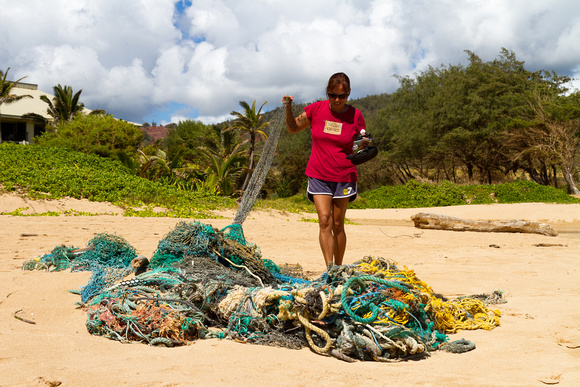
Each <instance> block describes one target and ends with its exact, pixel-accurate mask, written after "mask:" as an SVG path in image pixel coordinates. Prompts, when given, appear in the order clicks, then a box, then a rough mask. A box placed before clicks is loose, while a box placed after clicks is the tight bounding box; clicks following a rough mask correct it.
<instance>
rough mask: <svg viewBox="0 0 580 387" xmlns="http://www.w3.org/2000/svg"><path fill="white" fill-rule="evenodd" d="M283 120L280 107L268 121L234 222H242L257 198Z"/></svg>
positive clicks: (268, 167) (274, 149)
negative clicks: (265, 132)
mask: <svg viewBox="0 0 580 387" xmlns="http://www.w3.org/2000/svg"><path fill="white" fill-rule="evenodd" d="M283 120H284V113H283V109H280V110H279V111H278V112H277V113H276V114H275V115H274V118H273V119H272V122H270V125H269V127H270V134H269V135H268V140H267V141H266V144H265V145H264V149H262V155H261V156H260V160H258V164H257V165H256V168H255V169H254V171H253V173H252V176H251V177H250V181H249V183H248V187H247V188H246V190H245V191H244V194H243V195H242V201H241V202H240V206H239V207H238V211H237V212H236V215H235V217H234V221H233V223H234V224H239V225H241V224H242V223H244V220H246V217H247V216H248V213H249V212H250V210H251V209H252V207H253V206H254V204H255V203H256V200H257V199H258V196H259V194H260V191H261V189H262V186H263V185H264V181H265V180H266V176H267V175H268V171H269V170H270V166H271V165H272V161H273V160H274V155H275V153H276V146H277V145H278V140H279V139H280V133H281V132H282V127H283V126H284V124H283Z"/></svg>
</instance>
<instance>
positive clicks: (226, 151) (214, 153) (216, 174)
mask: <svg viewBox="0 0 580 387" xmlns="http://www.w3.org/2000/svg"><path fill="white" fill-rule="evenodd" d="M214 132H215V135H216V138H217V140H216V139H206V141H205V142H206V145H205V146H199V147H198V148H197V149H199V150H200V151H201V152H202V153H203V154H204V155H205V156H206V158H207V159H208V161H209V162H210V164H209V167H207V169H206V180H209V181H210V182H213V183H214V184H215V185H216V186H218V187H219V191H220V194H222V195H227V196H231V195H232V194H234V192H235V190H234V185H233V184H232V181H235V180H236V179H237V177H238V176H239V174H240V172H241V171H242V170H243V169H244V167H243V162H244V161H245V160H246V158H245V156H244V150H243V147H244V146H245V145H246V144H247V142H248V140H244V141H242V142H238V141H237V138H236V137H237V136H236V133H235V132H234V131H233V129H232V128H228V129H223V128H222V127H221V126H219V125H215V126H214Z"/></svg>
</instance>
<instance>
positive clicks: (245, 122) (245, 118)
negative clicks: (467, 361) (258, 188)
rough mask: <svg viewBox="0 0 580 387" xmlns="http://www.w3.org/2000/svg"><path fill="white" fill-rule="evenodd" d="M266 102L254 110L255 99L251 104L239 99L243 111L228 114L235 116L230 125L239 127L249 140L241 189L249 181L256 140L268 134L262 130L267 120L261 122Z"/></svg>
mask: <svg viewBox="0 0 580 387" xmlns="http://www.w3.org/2000/svg"><path fill="white" fill-rule="evenodd" d="M267 103H268V102H264V103H263V104H262V106H260V109H258V111H257V112H256V101H255V100H254V102H253V103H252V106H250V105H248V103H247V102H245V101H240V106H241V107H243V108H244V113H243V114H242V113H240V112H235V111H233V112H231V113H230V114H231V115H233V116H234V117H236V120H235V122H234V124H233V125H232V128H233V129H239V130H241V131H242V134H243V135H244V136H246V137H248V139H249V142H250V147H249V149H248V152H247V155H248V167H247V174H246V178H245V180H244V184H243V185H242V191H245V190H246V187H247V186H248V182H249V181H250V176H251V174H252V172H253V170H254V156H255V154H254V153H255V148H256V141H257V140H258V139H259V138H260V137H263V138H264V139H267V138H268V135H267V134H266V133H265V132H264V130H263V129H264V128H265V127H266V126H268V124H269V122H262V120H263V119H264V115H263V114H262V108H263V107H264V105H265V104H267Z"/></svg>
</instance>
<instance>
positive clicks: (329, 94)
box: [328, 93, 348, 99]
mask: <svg viewBox="0 0 580 387" xmlns="http://www.w3.org/2000/svg"><path fill="white" fill-rule="evenodd" d="M328 98H330V99H337V98H338V99H346V98H348V93H344V94H334V93H328Z"/></svg>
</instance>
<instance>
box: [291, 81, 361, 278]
mask: <svg viewBox="0 0 580 387" xmlns="http://www.w3.org/2000/svg"><path fill="white" fill-rule="evenodd" d="M326 95H327V96H328V100H323V101H318V102H315V103H313V104H311V105H308V106H306V107H305V108H304V112H303V113H301V114H300V115H299V116H298V117H296V118H295V117H294V114H293V113H292V106H291V105H292V101H294V97H292V96H289V95H285V96H284V98H283V99H282V103H283V104H284V106H285V108H286V124H287V125H288V130H289V131H290V133H298V132H300V131H301V130H303V129H306V128H307V127H309V126H310V127H311V129H310V131H311V133H312V152H311V154H310V160H309V161H308V165H307V167H306V175H307V176H308V190H307V192H308V199H310V201H312V202H314V205H315V206H316V211H317V212H318V224H319V236H318V238H319V241H320V248H321V249H322V255H323V256H324V261H325V262H326V266H327V268H328V267H330V264H332V263H334V264H335V265H342V259H343V257H344V251H345V249H346V234H345V231H344V218H345V214H346V209H347V207H348V203H350V202H352V201H354V200H355V199H356V196H357V187H356V182H357V172H356V166H355V165H354V164H352V163H351V161H350V160H348V159H347V158H346V156H347V155H349V154H351V153H352V146H353V143H354V140H355V139H356V138H357V137H358V136H359V135H360V134H361V131H362V130H366V124H365V120H364V118H363V116H362V113H361V112H360V111H359V110H358V109H355V108H354V107H352V106H350V105H347V103H346V102H347V99H348V96H349V95H350V80H349V78H348V76H347V75H346V74H344V73H336V74H334V75H333V76H331V77H330V79H329V80H328V85H327V87H326ZM362 134H364V132H362ZM366 145H368V141H365V142H363V144H362V147H365V146H366Z"/></svg>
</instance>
